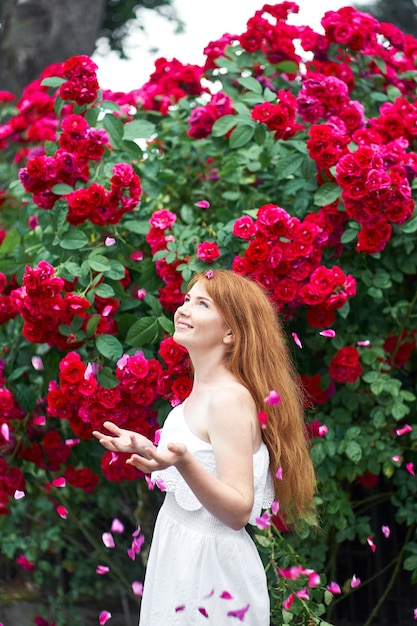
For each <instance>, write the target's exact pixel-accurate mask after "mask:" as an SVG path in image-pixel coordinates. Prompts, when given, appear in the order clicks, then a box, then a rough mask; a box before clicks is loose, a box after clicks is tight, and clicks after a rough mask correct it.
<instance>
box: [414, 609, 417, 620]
mask: <svg viewBox="0 0 417 626" xmlns="http://www.w3.org/2000/svg"><path fill="white" fill-rule="evenodd" d="M414 619H417V609H414Z"/></svg>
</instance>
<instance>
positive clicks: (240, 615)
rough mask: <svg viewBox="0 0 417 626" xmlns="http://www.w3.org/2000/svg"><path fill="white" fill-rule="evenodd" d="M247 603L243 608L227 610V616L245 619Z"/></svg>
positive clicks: (240, 619) (247, 608)
mask: <svg viewBox="0 0 417 626" xmlns="http://www.w3.org/2000/svg"><path fill="white" fill-rule="evenodd" d="M249 606H250V605H249V604H247V605H246V606H244V607H243V609H237V610H236V611H229V612H228V613H227V617H237V618H238V620H239V621H241V622H243V621H244V619H245V615H246V613H247V611H248V610H249Z"/></svg>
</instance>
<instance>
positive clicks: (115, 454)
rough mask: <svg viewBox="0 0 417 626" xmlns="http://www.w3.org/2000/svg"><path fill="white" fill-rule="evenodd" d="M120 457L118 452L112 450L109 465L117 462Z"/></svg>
mask: <svg viewBox="0 0 417 626" xmlns="http://www.w3.org/2000/svg"><path fill="white" fill-rule="evenodd" d="M118 458H119V455H118V454H117V453H116V452H112V453H111V457H110V462H109V465H113V463H116V461H117V459H118Z"/></svg>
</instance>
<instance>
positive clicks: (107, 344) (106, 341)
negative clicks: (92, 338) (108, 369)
mask: <svg viewBox="0 0 417 626" xmlns="http://www.w3.org/2000/svg"><path fill="white" fill-rule="evenodd" d="M96 348H97V350H98V351H99V352H100V354H102V355H103V356H104V357H106V359H110V361H117V360H118V359H120V357H121V356H122V354H123V346H122V344H121V343H120V341H119V340H118V339H117V338H116V337H114V335H99V336H98V337H97V339H96Z"/></svg>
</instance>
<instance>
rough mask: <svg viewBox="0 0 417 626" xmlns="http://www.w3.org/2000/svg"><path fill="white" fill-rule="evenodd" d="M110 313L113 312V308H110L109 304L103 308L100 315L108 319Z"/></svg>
mask: <svg viewBox="0 0 417 626" xmlns="http://www.w3.org/2000/svg"><path fill="white" fill-rule="evenodd" d="M112 311H113V307H112V306H111V304H108V305H107V306H105V307H104V309H103V310H102V312H101V314H102V316H103V317H108V316H109V315H110V313H111V312H112Z"/></svg>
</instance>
